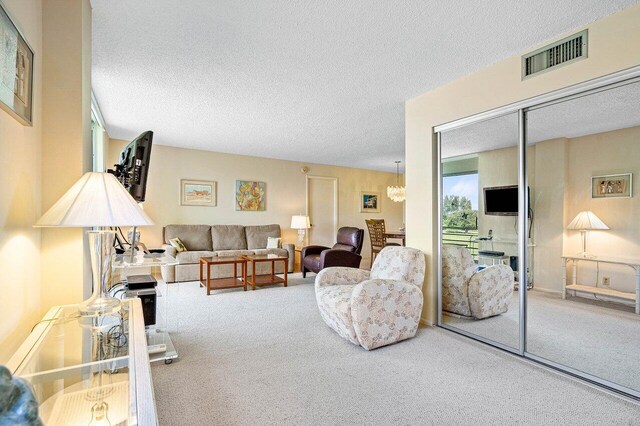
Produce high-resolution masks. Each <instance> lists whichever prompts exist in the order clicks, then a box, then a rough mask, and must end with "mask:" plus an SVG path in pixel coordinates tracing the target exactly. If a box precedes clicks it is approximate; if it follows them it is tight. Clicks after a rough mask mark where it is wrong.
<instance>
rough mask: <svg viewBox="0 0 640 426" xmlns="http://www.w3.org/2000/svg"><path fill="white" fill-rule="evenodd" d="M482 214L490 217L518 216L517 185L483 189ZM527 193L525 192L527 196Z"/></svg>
mask: <svg viewBox="0 0 640 426" xmlns="http://www.w3.org/2000/svg"><path fill="white" fill-rule="evenodd" d="M483 191H484V214H486V215H490V216H517V215H518V185H511V186H494V187H491V188H483ZM528 193H529V191H528V190H527V196H528Z"/></svg>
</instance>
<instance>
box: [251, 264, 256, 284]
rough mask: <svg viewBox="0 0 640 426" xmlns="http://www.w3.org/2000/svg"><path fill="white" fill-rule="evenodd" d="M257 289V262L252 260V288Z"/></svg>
mask: <svg viewBox="0 0 640 426" xmlns="http://www.w3.org/2000/svg"><path fill="white" fill-rule="evenodd" d="M255 289H256V262H255V261H254V260H252V261H251V290H254V291H255Z"/></svg>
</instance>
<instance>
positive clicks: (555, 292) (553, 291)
mask: <svg viewBox="0 0 640 426" xmlns="http://www.w3.org/2000/svg"><path fill="white" fill-rule="evenodd" d="M533 290H535V291H539V292H541V293H552V294H562V290H552V289H550V288H544V287H533Z"/></svg>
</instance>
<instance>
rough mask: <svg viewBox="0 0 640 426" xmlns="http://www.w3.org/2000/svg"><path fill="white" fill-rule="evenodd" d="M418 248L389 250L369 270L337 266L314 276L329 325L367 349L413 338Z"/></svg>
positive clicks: (420, 274) (420, 265)
mask: <svg viewBox="0 0 640 426" xmlns="http://www.w3.org/2000/svg"><path fill="white" fill-rule="evenodd" d="M424 273H425V261H424V254H423V253H422V252H421V251H420V250H416V249H413V248H408V247H386V248H384V249H382V251H381V252H380V253H379V254H378V256H376V260H375V262H374V263H373V267H372V268H371V272H369V271H365V270H362V269H354V268H344V267H334V268H327V269H323V270H322V271H320V273H319V274H318V276H317V277H316V284H315V289H316V300H317V302H318V308H319V309H320V315H321V316H322V319H323V320H324V322H326V323H327V325H328V326H329V327H331V328H332V329H334V330H335V331H336V332H337V333H338V334H339V335H340V336H342V337H344V338H345V339H347V340H348V341H350V342H351V343H353V344H356V345H360V346H362V347H363V348H365V349H367V350H371V349H375V348H378V347H380V346H385V345H389V344H392V343H396V342H399V341H401V340H405V339H409V338H411V337H413V336H415V334H416V331H417V330H418V323H419V322H420V314H421V313H422V303H423V299H422V290H421V289H422V282H423V281H424Z"/></svg>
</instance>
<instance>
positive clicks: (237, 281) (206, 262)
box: [200, 256, 247, 296]
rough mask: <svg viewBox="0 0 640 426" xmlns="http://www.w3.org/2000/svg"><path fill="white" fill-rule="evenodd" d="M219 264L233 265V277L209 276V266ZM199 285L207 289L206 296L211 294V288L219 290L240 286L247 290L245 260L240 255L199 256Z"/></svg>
mask: <svg viewBox="0 0 640 426" xmlns="http://www.w3.org/2000/svg"><path fill="white" fill-rule="evenodd" d="M220 265H233V277H228V278H211V267H212V266H220ZM238 266H240V272H241V274H242V277H241V278H238ZM205 270H206V279H205V273H204V271H205ZM200 287H205V288H206V289H207V296H209V295H210V294H211V290H221V289H223V288H238V287H242V288H244V291H247V260H246V259H245V258H244V257H242V256H228V257H226V256H221V257H201V258H200Z"/></svg>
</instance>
